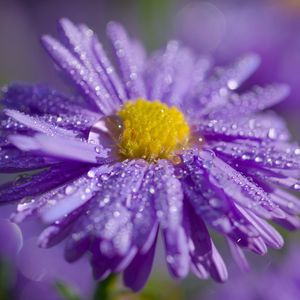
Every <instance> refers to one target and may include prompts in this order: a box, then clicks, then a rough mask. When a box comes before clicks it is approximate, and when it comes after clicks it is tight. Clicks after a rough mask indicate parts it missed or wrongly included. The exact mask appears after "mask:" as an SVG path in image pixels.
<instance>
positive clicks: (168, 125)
mask: <svg viewBox="0 0 300 300" xmlns="http://www.w3.org/2000/svg"><path fill="white" fill-rule="evenodd" d="M118 115H119V117H120V118H121V119H122V120H123V133H122V136H121V138H120V142H119V154H120V155H121V156H123V157H126V158H143V159H146V160H148V161H153V160H156V159H160V158H170V157H172V156H173V155H174V154H175V153H176V151H177V150H180V149H182V148H183V147H184V146H185V145H186V144H187V142H188V139H189V134H190V128H189V126H188V124H187V122H186V120H185V118H184V115H183V114H182V112H180V111H179V110H178V109H177V108H176V107H168V106H167V105H166V104H163V103H161V102H160V101H153V102H150V101H147V100H144V99H137V100H136V101H135V102H133V101H129V102H127V103H125V105H124V106H123V108H122V109H121V110H120V111H119V112H118Z"/></svg>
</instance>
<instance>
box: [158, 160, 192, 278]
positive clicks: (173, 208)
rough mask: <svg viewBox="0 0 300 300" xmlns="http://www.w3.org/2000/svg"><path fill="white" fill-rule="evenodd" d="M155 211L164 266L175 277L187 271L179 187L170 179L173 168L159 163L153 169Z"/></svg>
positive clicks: (186, 252)
mask: <svg viewBox="0 0 300 300" xmlns="http://www.w3.org/2000/svg"><path fill="white" fill-rule="evenodd" d="M154 171H155V178H154V181H153V189H154V193H155V198H154V201H155V208H156V213H157V216H158V220H159V221H160V226H161V228H162V231H163V236H164V242H165V247H166V255H167V263H168V266H169V269H170V272H171V273H172V274H173V275H174V276H175V277H178V278H182V277H185V276H186V275H187V273H188V270H189V255H188V248H187V237H186V235H185V232H184V230H183V227H182V222H183V219H182V214H183V193H182V188H181V184H180V182H179V181H178V179H177V178H176V177H175V176H174V168H173V166H172V165H171V164H169V162H167V161H164V160H161V161H159V162H158V163H157V164H156V165H155V166H154Z"/></svg>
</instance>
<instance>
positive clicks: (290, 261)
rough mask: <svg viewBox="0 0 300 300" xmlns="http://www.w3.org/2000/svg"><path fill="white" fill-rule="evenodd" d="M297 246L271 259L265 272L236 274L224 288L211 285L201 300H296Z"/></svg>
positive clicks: (299, 286) (299, 281) (299, 287)
mask: <svg viewBox="0 0 300 300" xmlns="http://www.w3.org/2000/svg"><path fill="white" fill-rule="evenodd" d="M299 257H300V244H299V242H294V243H293V244H291V245H289V248H288V250H287V253H286V255H285V256H283V257H281V258H280V259H277V260H275V259H273V263H272V264H270V265H269V266H268V268H267V269H265V270H263V271H262V270H261V271H260V272H258V271H253V272H251V273H249V274H240V273H238V272H236V273H237V274H236V276H235V277H233V278H232V279H231V280H229V282H228V283H227V284H226V285H223V286H213V287H212V286H211V288H209V289H208V290H207V295H206V297H205V296H203V295H202V296H201V297H199V298H198V299H201V300H220V299H230V300H298V299H299V295H300V259H299Z"/></svg>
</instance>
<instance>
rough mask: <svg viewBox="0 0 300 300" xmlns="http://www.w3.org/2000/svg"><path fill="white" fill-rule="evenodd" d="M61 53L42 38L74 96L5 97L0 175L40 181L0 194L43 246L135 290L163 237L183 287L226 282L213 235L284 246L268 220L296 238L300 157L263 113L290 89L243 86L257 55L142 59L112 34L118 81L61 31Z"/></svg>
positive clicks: (87, 44) (27, 90)
mask: <svg viewBox="0 0 300 300" xmlns="http://www.w3.org/2000/svg"><path fill="white" fill-rule="evenodd" d="M59 24H60V27H59V33H60V37H61V42H59V41H57V40H55V39H53V38H52V37H49V36H45V37H43V44H44V46H45V48H46V50H47V51H48V52H49V54H50V56H51V57H52V58H53V60H54V62H55V64H56V65H57V67H58V68H59V69H60V70H61V71H63V73H64V74H65V75H66V76H67V77H68V78H69V80H70V82H71V83H72V85H73V87H74V88H76V90H77V92H76V93H75V96H74V97H68V96H65V95H63V94H61V93H59V92H57V91H54V90H52V89H50V88H48V87H45V86H40V85H35V86H30V85H22V84H13V85H10V86H8V87H5V88H4V90H3V96H2V103H3V104H4V105H5V107H6V108H5V110H4V113H3V114H2V116H1V118H2V122H1V124H2V125H1V131H2V138H1V146H2V151H1V171H2V172H3V171H5V172H20V171H31V170H40V172H38V173H35V174H31V175H30V176H27V177H24V176H23V177H22V178H20V179H19V180H17V181H15V182H13V183H11V184H6V185H5V186H2V187H1V191H0V201H1V202H2V203H7V202H12V201H20V202H19V204H18V207H17V212H16V213H15V214H14V216H13V219H14V220H15V221H16V222H20V221H22V220H24V219H25V218H27V217H29V216H38V217H39V218H40V219H41V220H42V221H43V222H44V223H45V224H46V228H45V230H44V231H43V232H42V234H41V236H40V238H39V243H40V245H41V246H42V247H50V246H52V245H55V244H57V243H59V242H61V241H62V240H65V243H66V246H65V256H66V259H67V260H68V261H75V260H77V259H78V258H80V257H81V256H82V255H83V254H84V253H89V256H90V261H91V265H92V267H93V273H94V276H95V278H97V279H99V280H103V279H104V278H106V277H107V276H109V274H111V273H115V272H123V273H124V282H125V285H126V286H128V287H130V288H131V289H133V290H139V289H141V288H142V287H143V285H144V284H145V282H146V280H147V278H148V276H149V273H150V271H151V266H152V262H153V257H154V252H155V246H156V240H157V235H158V231H161V233H162V237H163V242H164V244H165V251H166V262H167V265H168V268H169V270H170V273H171V274H172V275H173V276H174V277H175V278H183V277H185V276H186V275H187V274H188V272H189V270H190V269H191V270H192V271H193V272H194V273H195V274H196V275H197V276H198V277H199V278H207V277H209V276H211V277H212V278H214V279H215V280H217V281H224V280H226V278H227V269H226V266H225V263H224V261H223V259H222V257H221V255H220V254H219V252H218V250H217V248H216V246H215V244H214V242H213V240H212V237H211V234H210V232H209V230H214V231H216V232H218V233H220V234H221V235H222V236H223V237H224V238H225V239H226V240H227V241H228V243H229V246H230V249H231V251H232V253H233V256H234V258H235V259H236V260H237V262H238V263H239V264H240V265H241V266H243V267H246V264H247V263H246V259H245V256H244V253H243V251H242V250H243V249H248V250H250V251H252V252H255V253H258V254H262V255H263V254H265V253H266V252H267V246H270V247H272V248H280V247H281V246H282V245H283V239H282V237H281V236H280V234H279V233H278V232H277V231H276V230H275V229H274V228H273V227H272V226H271V225H270V224H269V223H268V221H274V222H277V223H279V224H281V225H283V226H285V227H287V228H288V229H296V228H298V227H299V220H298V219H297V217H296V214H297V213H299V211H300V205H299V202H298V199H297V198H296V197H295V196H293V195H292V194H289V193H288V192H287V191H286V188H291V189H294V190H298V189H299V188H300V185H299V183H298V181H297V177H298V173H299V171H298V170H299V155H300V148H298V146H297V145H296V144H293V143H291V142H290V135H289V132H288V130H287V128H286V126H285V123H284V122H283V120H281V119H280V118H279V117H278V116H277V115H276V114H274V113H272V112H263V110H265V109H266V108H268V107H270V106H272V105H273V104H275V103H277V102H279V101H280V100H281V99H282V98H284V97H285V96H286V94H287V93H288V88H287V87H286V86H284V85H271V86H266V87H261V88H258V87H255V88H254V89H253V90H251V91H250V92H246V93H242V94H241V93H238V91H237V90H238V88H239V87H240V86H241V84H242V83H243V82H244V81H245V80H246V79H247V78H248V76H250V75H251V73H252V72H253V71H254V70H255V69H256V67H257V66H258V65H259V59H258V58H257V57H256V56H255V55H252V54H250V55H247V56H245V57H242V58H241V59H239V60H238V61H237V62H235V63H234V64H232V65H230V66H228V67H225V68H213V65H212V62H211V60H210V59H208V58H205V57H196V56H195V55H194V54H193V53H192V52H191V51H190V50H189V49H187V48H185V47H183V46H181V45H179V44H178V43H177V42H176V41H171V42H170V43H168V45H167V47H166V49H164V50H161V51H158V52H157V53H155V54H154V55H153V56H151V57H150V58H147V57H146V54H145V51H144V49H143V47H142V45H141V44H140V43H139V42H138V41H136V40H133V39H131V38H129V36H128V35H127V33H126V32H125V30H124V29H123V28H122V27H121V26H120V25H119V24H117V23H109V25H108V37H109V39H110V41H111V42H112V46H113V54H114V55H115V58H116V65H117V67H118V68H117V71H115V69H114V67H113V65H112V63H111V62H110V60H109V59H108V57H107V55H106V53H105V52H104V50H103V47H102V45H101V44H100V43H99V41H98V40H97V37H96V36H95V35H94V33H93V32H92V31H91V30H90V29H89V28H87V27H86V26H85V25H79V26H76V25H74V24H72V23H71V22H70V21H68V20H65V19H64V20H61V21H60V23H59Z"/></svg>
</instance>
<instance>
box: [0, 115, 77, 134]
mask: <svg viewBox="0 0 300 300" xmlns="http://www.w3.org/2000/svg"><path fill="white" fill-rule="evenodd" d="M4 112H5V114H6V115H7V116H9V117H11V118H13V119H15V120H16V121H18V122H20V123H22V124H23V125H25V126H26V127H28V128H30V129H32V130H34V131H38V132H42V133H45V134H48V135H62V136H71V137H72V136H75V134H74V133H73V132H72V131H69V130H65V129H62V128H59V127H55V126H53V125H52V124H51V123H49V122H45V121H43V120H39V118H36V117H32V116H29V115H25V114H24V113H21V112H19V111H17V110H11V109H5V110H4Z"/></svg>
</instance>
